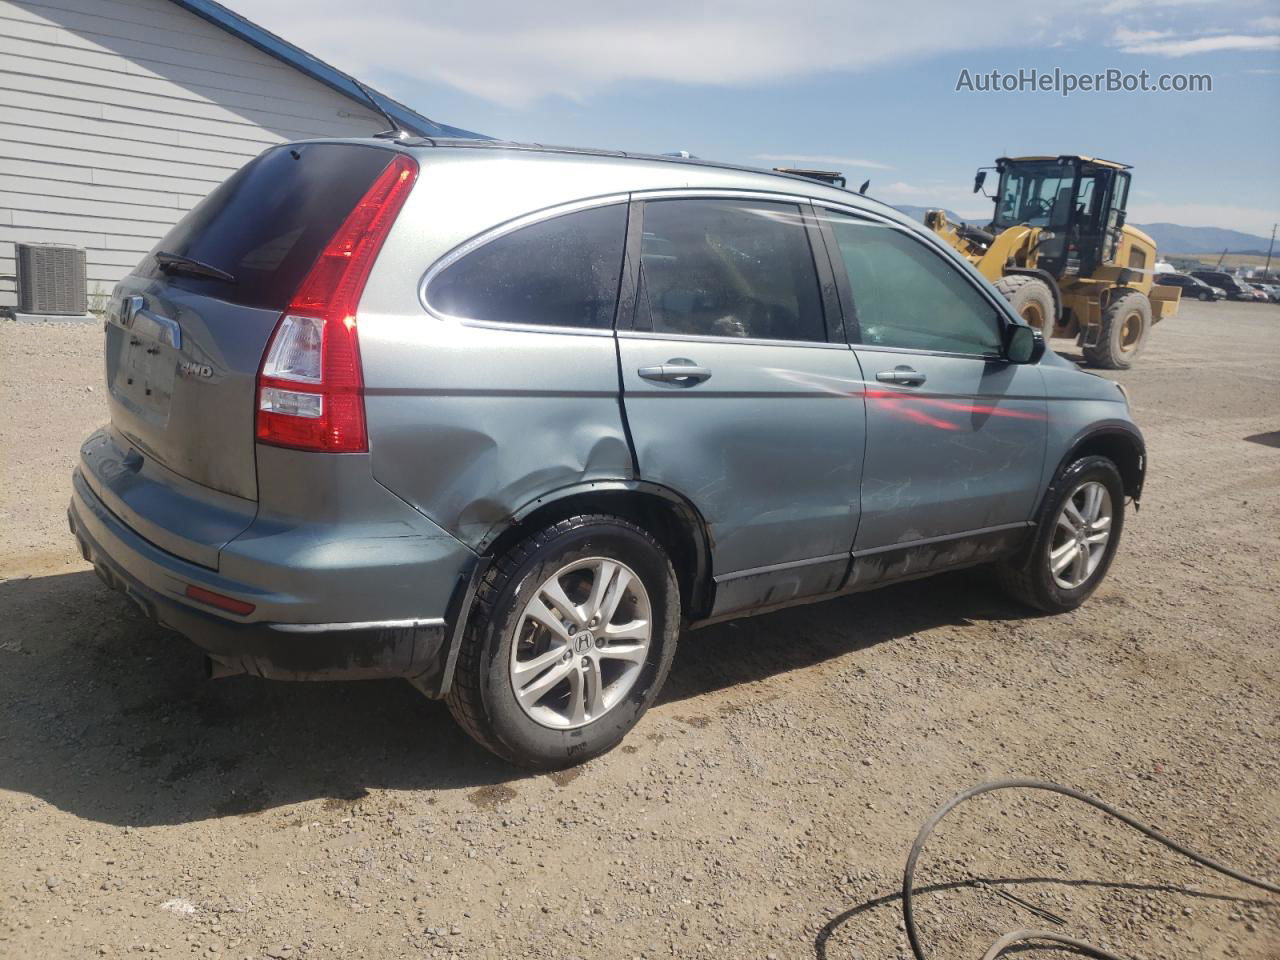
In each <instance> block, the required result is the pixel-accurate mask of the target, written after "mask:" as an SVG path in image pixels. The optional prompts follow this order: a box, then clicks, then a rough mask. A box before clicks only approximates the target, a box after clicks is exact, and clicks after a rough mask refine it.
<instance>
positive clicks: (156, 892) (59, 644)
mask: <svg viewBox="0 0 1280 960" xmlns="http://www.w3.org/2000/svg"><path fill="white" fill-rule="evenodd" d="M99 339H100V333H99V331H98V330H97V329H96V328H92V327H84V326H46V327H36V326H18V325H15V324H13V323H3V324H0V404H2V405H3V408H4V410H5V411H6V416H5V417H4V422H3V423H2V424H0V483H2V484H3V494H0V498H2V499H0V574H3V577H4V579H3V581H2V582H0V956H4V957H14V958H27V957H41V958H42V957H85V956H89V957H94V956H108V957H114V956H121V955H132V954H134V953H135V952H142V953H148V952H149V953H159V954H162V955H168V956H193V957H209V958H214V957H220V956H221V957H236V958H238V957H248V958H254V960H258V958H263V957H270V958H281V960H282V958H321V957H324V958H329V957H333V958H349V957H386V958H391V957H395V958H400V957H408V956H426V957H444V956H457V957H555V958H573V957H583V958H586V957H591V958H594V957H610V958H612V957H620V958H629V957H645V958H649V960H653V958H658V957H672V956H678V957H697V956H715V957H733V958H738V957H744V958H745V957H762V958H763V957H778V958H783V957H788V958H789V957H817V958H818V960H823V958H830V960H846V958H848V960H852V958H866V960H879V958H898V957H904V956H907V955H908V953H907V947H906V943H905V940H904V938H903V934H902V932H901V926H900V915H899V913H898V909H897V902H896V900H895V899H894V898H893V897H892V894H893V893H894V891H895V889H896V886H897V884H898V882H899V877H900V872H901V869H902V864H903V861H904V859H905V857H906V854H907V849H908V847H909V845H910V842H911V839H912V837H913V836H914V834H915V831H916V829H917V828H918V826H919V824H920V822H921V821H922V820H923V819H924V818H925V817H926V816H927V815H928V813H929V812H930V811H931V810H932V809H933V808H934V807H935V806H936V805H937V804H938V803H940V802H941V801H942V800H944V799H945V798H946V797H948V796H950V795H951V794H952V793H953V792H955V791H957V790H959V789H960V788H962V787H964V786H966V785H968V784H970V783H973V782H976V781H978V780H981V779H984V778H987V777H993V776H1000V775H1007V774H1014V773H1017V774H1023V775H1028V776H1038V777H1043V778H1046V779H1050V780H1057V781H1061V782H1064V783H1068V784H1073V785H1076V786H1078V787H1081V788H1083V789H1085V790H1087V791H1090V792H1092V793H1094V794H1096V795H1098V796H1101V797H1102V798H1104V799H1107V800H1110V801H1111V802H1113V803H1115V804H1117V805H1119V806H1121V807H1123V808H1126V809H1128V810H1130V811H1132V812H1133V813H1134V814H1136V815H1137V816H1139V817H1141V818H1144V819H1146V820H1148V821H1149V822H1152V823H1154V824H1156V825H1157V826H1159V827H1160V828H1161V829H1164V830H1166V831H1167V832H1168V833H1170V834H1171V835H1173V836H1174V837H1175V838H1181V839H1183V840H1185V841H1186V842H1188V843H1189V844H1191V845H1192V846H1195V847H1198V848H1199V849H1201V850H1204V851H1205V852H1208V853H1210V854H1212V855H1220V856H1222V857H1224V858H1226V859H1227V860H1229V861H1233V862H1235V863H1237V864H1239V865H1241V867H1242V868H1243V869H1245V870H1248V871H1250V872H1252V873H1255V874H1263V875H1270V876H1271V877H1276V876H1277V875H1280V588H1278V584H1280V579H1278V577H1277V574H1278V573H1280V565H1278V558H1280V308H1276V307H1269V306H1265V305H1254V304H1207V305H1205V304H1187V305H1185V306H1184V308H1183V315H1182V316H1181V317H1179V318H1177V319H1174V320H1171V321H1167V322H1166V323H1164V324H1162V325H1161V326H1160V327H1159V328H1157V330H1156V332H1155V337H1154V342H1153V343H1152V346H1151V349H1150V351H1149V353H1148V354H1147V355H1146V356H1145V357H1144V358H1143V359H1142V360H1141V362H1140V366H1139V367H1138V368H1135V369H1134V370H1133V371H1131V372H1129V373H1126V374H1124V375H1123V376H1122V377H1121V379H1122V380H1123V381H1124V382H1125V384H1126V385H1127V386H1129V387H1130V389H1131V392H1132V395H1133V398H1134V405H1135V408H1136V411H1137V416H1138V419H1139V421H1140V422H1141V424H1142V425H1143V427H1144V429H1145V430H1146V432H1147V437H1148V442H1149V444H1150V457H1151V470H1150V473H1149V479H1148V484H1147V493H1146V498H1145V499H1144V501H1143V505H1142V510H1141V513H1140V514H1138V515H1137V516H1133V515H1132V514H1131V515H1130V522H1129V523H1128V524H1126V527H1125V532H1124V536H1125V542H1124V544H1123V545H1122V547H1121V550H1120V555H1119V558H1118V561H1117V563H1116V565H1115V567H1114V569H1113V572H1112V575H1111V577H1110V579H1109V580H1108V581H1107V583H1105V584H1104V585H1103V587H1102V589H1101V590H1100V591H1099V593H1098V595H1097V596H1096V597H1095V598H1094V599H1093V600H1092V601H1091V602H1090V603H1088V604H1087V605H1086V606H1085V607H1084V608H1083V609H1081V610H1079V611H1077V612H1076V613H1074V614H1072V615H1070V616H1064V617H1054V618H1047V617H1036V616H1031V615H1028V614H1027V613H1026V612H1025V611H1023V610H1021V609H1019V608H1017V607H1015V606H1013V605H1011V604H1010V603H1008V602H1007V601H1005V600H1004V599H1002V598H1001V596H1000V595H999V594H997V593H996V592H995V591H994V590H993V589H991V588H990V587H989V585H988V581H987V578H986V576H985V575H984V574H983V573H982V572H980V571H975V572H969V573H963V574H956V575H951V576H947V577H943V578H940V579H936V580H932V581H927V582H924V583H920V584H914V585H906V586H903V587H899V588H892V589H889V590H886V591H883V592H880V593H876V594H868V595H863V596H857V597H850V598H846V599H841V600H837V601H833V602H829V603H825V604H821V605H818V606H813V607H808V608H800V609H795V610H791V611H787V612H783V613H778V614H774V615H770V616H764V617H760V618H757V619H755V620H748V621H742V622H739V623H737V624H730V625H726V626H721V627H716V628H712V629H709V630H706V631H703V632H700V633H695V634H690V635H688V636H686V637H685V638H684V640H683V646H682V648H681V651H680V653H679V655H678V656H677V660H676V665H675V669H674V671H673V673H672V681H671V683H670V685H669V689H668V690H667V691H666V692H665V694H664V696H663V697H662V699H661V702H660V703H659V705H658V706H657V707H655V709H654V710H653V711H652V712H651V713H650V714H649V715H648V717H647V718H646V719H645V720H644V721H643V722H642V723H641V724H640V726H639V728H638V729H637V730H636V731H635V732H634V733H633V734H632V735H631V737H630V738H629V739H628V740H627V742H626V743H625V745H624V746H622V747H621V748H620V749H618V750H616V751H615V752H614V753H612V754H610V755H609V756H606V757H604V758H602V759H599V760H596V761H594V762H592V763H590V764H588V765H587V766H585V767H583V768H580V769H577V770H572V771H568V772H566V773H563V774H558V775H554V776H537V777H529V776H524V775H522V774H520V773H518V772H515V771H513V770H512V769H510V768H508V767H506V766H504V765H503V764H501V763H499V762H498V761H496V760H493V759H491V758H490V757H489V756H488V755H487V754H485V753H484V752H483V751H481V750H480V749H479V748H477V747H474V746H473V745H472V744H471V743H470V741H468V740H467V739H466V738H465V737H464V736H463V734H461V733H460V732H459V731H458V730H457V729H456V728H455V727H454V726H453V724H452V722H451V721H450V719H449V716H448V713H447V711H446V710H445V709H444V707H443V706H442V705H441V704H438V703H433V702H431V701H428V700H426V699H424V698H422V697H420V696H419V695H418V694H416V693H415V692H414V691H413V690H412V689H410V688H409V687H408V685H405V684H398V683H368V684H346V685H285V684H270V683H266V682H262V681H255V680H251V679H242V678H237V679H233V680H223V681H218V682H215V683H209V682H207V681H205V680H204V679H203V677H202V674H201V661H200V658H199V657H198V656H197V654H196V653H195V651H194V649H193V648H192V647H190V646H189V645H187V644H186V643H185V642H184V641H181V640H179V639H177V638H174V637H172V636H169V635H166V634H163V633H161V632H160V631H158V630H157V629H155V628H153V627H151V626H149V625H148V624H147V623H145V622H144V621H142V620H140V619H139V618H138V617H137V616H136V615H135V614H134V613H133V612H132V611H131V609H130V607H129V606H128V605H127V603H126V602H125V601H124V600H123V599H121V598H119V597H118V596H116V595H114V594H112V593H110V592H108V591H107V590H106V588H105V587H103V586H102V585H101V584H100V583H99V582H98V580H97V579H96V578H95V577H94V575H93V574H92V573H91V572H90V571H88V570H87V569H86V567H85V565H84V564H83V563H82V562H80V561H79V559H78V557H77V555H76V553H75V551H74V549H73V545H72V543H71V539H70V537H69V535H68V534H67V531H66V526H65V519H64V515H63V511H64V508H65V503H66V500H67V496H68V475H69V473H70V471H71V466H72V462H73V457H74V452H75V450H76V448H77V446H78V442H79V440H80V438H81V437H82V436H83V435H84V434H86V433H88V432H89V431H90V430H91V429H92V428H93V427H95V426H96V425H97V424H98V423H99V422H101V421H102V420H103V419H104V406H103V396H102V390H103V388H102V386H101V382H100V381H101V373H100V359H99V356H98V345H99ZM919 876H920V882H921V883H922V884H927V885H936V884H947V883H949V882H954V881H962V880H966V879H968V878H970V877H981V878H986V879H988V880H996V879H1008V880H1017V881H1018V882H1017V884H1016V885H1013V886H1008V887H1005V888H1004V889H1007V890H1011V891H1013V892H1016V893H1017V894H1018V896H1020V897H1022V898H1023V899H1025V900H1028V901H1032V902H1034V903H1037V904H1039V905H1041V906H1042V907H1044V908H1046V909H1048V910H1051V911H1052V912H1053V913H1056V914H1058V915H1060V916H1061V917H1063V918H1064V919H1066V920H1067V922H1068V925H1069V926H1068V927H1067V928H1066V929H1068V930H1069V931H1072V932H1075V933H1076V934H1077V935H1081V936H1087V937H1089V938H1091V939H1094V940H1097V941H1099V942H1103V943H1106V944H1109V945H1111V947H1112V948H1113V949H1115V950H1117V951H1119V952H1120V953H1122V954H1125V955H1130V956H1135V957H1150V958H1155V957H1167V958H1191V957H1232V958H1237V957H1252V958H1263V957H1272V958H1274V957H1277V956H1280V901H1278V900H1277V899H1276V898H1271V899H1270V900H1267V899H1257V898H1256V893H1255V892H1254V891H1250V890H1249V889H1247V888H1243V887H1240V886H1238V885H1235V884H1232V883H1230V882H1229V881H1226V880H1222V879H1220V878H1217V877H1216V876H1214V875H1211V874H1208V873H1206V872H1204V871H1199V870H1196V869H1193V868H1191V867H1189V866H1188V865H1187V864H1186V863H1185V862H1184V861H1182V860H1180V859H1179V858H1177V857H1175V856H1173V855H1167V854H1165V853H1164V852H1162V851H1161V850H1159V849H1157V848H1155V847H1153V846H1152V845H1150V844H1147V843H1144V842H1142V841H1141V840H1139V839H1138V838H1137V837H1136V835H1133V834H1131V833H1129V832H1128V831H1125V830H1123V829H1122V828H1120V827H1118V826H1117V825H1114V824H1112V823H1110V822H1107V821H1105V820H1104V819H1102V818H1101V817H1100V816H1097V815H1094V814H1093V813H1092V812H1091V811H1089V810H1088V809H1087V808H1076V807H1069V806H1066V805H1065V801H1064V803H1063V804H1060V803H1057V802H1054V801H1053V800H1049V799H1038V798H1036V797H1028V796H1024V795H1014V794H1009V793H1006V794H1000V795H997V796H994V797H985V798H982V799H980V800H977V801H975V802H973V803H972V804H970V805H967V806H966V807H964V808H963V809H962V810H960V811H958V812H957V813H956V814H954V815H953V818H952V819H950V820H948V821H947V822H946V823H945V824H944V825H943V827H942V829H941V830H940V832H939V833H938V834H937V835H936V836H935V839H934V841H933V842H932V843H931V845H930V847H929V849H928V851H927V852H926V855H925V858H924V860H923V862H922V865H921V870H920V873H919ZM1170 887H1172V888H1173V889H1170ZM886 898H887V899H886ZM918 912H919V914H920V916H921V924H922V928H923V932H924V935H925V938H926V940H927V942H928V943H930V944H931V945H932V946H933V948H934V950H935V956H938V957H944V956H945V957H951V958H972V957H976V956H980V955H981V953H982V951H983V950H984V949H985V947H986V945H987V944H988V943H989V942H990V940H991V939H993V938H994V937H995V936H996V935H997V934H998V933H999V932H1002V931H1004V930H1008V929H1012V928H1014V927H1024V926H1037V925H1042V924H1043V923H1044V921H1042V920H1039V919H1038V918H1037V917H1036V916H1034V915H1032V914H1031V913H1030V912H1028V911H1027V910H1026V909H1024V908H1022V907H1018V906H1016V905H1014V904H1012V903H1010V902H1008V901H1006V900H1004V899H1001V898H998V897H997V896H995V895H994V894H993V893H992V892H991V891H990V889H974V888H971V887H960V888H947V889H943V890H941V891H938V892H936V893H931V894H929V895H927V896H925V897H923V898H922V899H921V901H920V903H919V907H918Z"/></svg>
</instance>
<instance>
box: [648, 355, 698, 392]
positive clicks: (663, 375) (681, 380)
mask: <svg viewBox="0 0 1280 960" xmlns="http://www.w3.org/2000/svg"><path fill="white" fill-rule="evenodd" d="M636 373H638V374H639V375H640V376H641V377H643V378H644V379H646V380H658V381H661V382H662V383H674V384H676V385H677V386H681V387H692V386H693V385H694V384H697V383H702V382H703V381H704V380H710V379H711V371H710V370H708V369H707V368H706V367H700V366H698V365H697V364H696V363H694V362H693V361H692V360H686V359H685V358H684V357H675V358H673V359H671V360H668V361H667V362H666V363H663V364H659V365H657V366H652V367H641V368H640V369H639V370H637V371H636Z"/></svg>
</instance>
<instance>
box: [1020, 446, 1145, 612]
mask: <svg viewBox="0 0 1280 960" xmlns="http://www.w3.org/2000/svg"><path fill="white" fill-rule="evenodd" d="M1091 480H1095V481H1098V482H1099V483H1101V484H1103V485H1104V486H1105V487H1106V488H1107V493H1108V494H1109V495H1110V497H1111V506H1112V511H1113V512H1112V518H1111V528H1110V529H1111V536H1110V538H1109V539H1108V540H1107V543H1106V549H1105V551H1104V553H1103V555H1102V558H1101V560H1100V561H1099V563H1098V566H1097V568H1096V569H1095V570H1094V571H1093V573H1092V574H1091V575H1090V576H1089V578H1088V579H1087V580H1086V581H1085V582H1084V583H1083V584H1081V585H1080V586H1079V587H1077V588H1076V589H1074V590H1064V589H1063V588H1062V587H1060V586H1059V585H1058V584H1057V583H1056V582H1055V581H1054V578H1053V575H1052V573H1051V572H1050V569H1049V550H1050V547H1051V545H1052V543H1053V535H1054V527H1055V526H1056V524H1057V520H1058V514H1059V512H1060V511H1061V510H1062V506H1063V503H1064V502H1065V501H1066V499H1067V497H1069V496H1071V495H1072V494H1073V493H1074V492H1075V491H1076V490H1078V489H1079V488H1080V486H1081V485H1082V484H1084V483H1087V482H1089V481H1091ZM1123 529H1124V482H1123V481H1122V480H1121V478H1120V471H1119V470H1117V469H1116V465H1115V464H1114V463H1113V462H1112V461H1111V460H1109V459H1107V458H1106V457H1096V456H1090V457H1082V458H1081V459H1079V460H1076V461H1075V462H1074V463H1071V464H1070V465H1068V466H1067V468H1066V469H1065V470H1063V471H1062V473H1061V474H1059V476H1058V478H1057V479H1056V480H1054V482H1053V484H1052V485H1051V486H1050V487H1049V489H1048V490H1047V491H1046V492H1045V496H1044V501H1043V503H1042V504H1041V506H1040V513H1039V515H1038V516H1037V518H1036V527H1035V534H1034V536H1033V537H1032V539H1031V542H1030V544H1029V545H1028V546H1027V547H1026V548H1024V549H1023V550H1022V551H1021V552H1019V553H1018V554H1016V555H1015V556H1013V557H1010V558H1009V559H1007V560H1002V561H1001V562H999V563H997V564H996V577H997V579H998V580H999V582H1000V586H1001V587H1003V588H1004V590H1005V592H1006V593H1008V594H1009V595H1010V596H1011V597H1013V598H1014V599H1015V600H1019V601H1021V602H1022V603H1025V604H1027V605H1028V606H1032V607H1035V608H1036V609H1037V610H1043V611H1045V612H1046V613H1066V612H1067V611H1069V610H1074V609H1075V608H1076V607H1078V606H1080V604H1082V603H1084V602H1085V601H1086V600H1087V599H1089V596H1090V595H1091V594H1092V593H1093V591H1094V590H1096V589H1097V588H1098V584H1100V583H1101V582H1102V580H1103V578H1105V577H1106V575H1107V571H1108V570H1109V569H1110V567H1111V561H1112V560H1113V559H1114V558H1115V555H1116V549H1117V548H1118V547H1119V546H1120V534H1121V532H1122V531H1123Z"/></svg>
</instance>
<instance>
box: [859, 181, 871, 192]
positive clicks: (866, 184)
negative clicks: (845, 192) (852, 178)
mask: <svg viewBox="0 0 1280 960" xmlns="http://www.w3.org/2000/svg"><path fill="white" fill-rule="evenodd" d="M869 186H871V181H870V180H863V181H862V186H860V187H859V188H858V193H860V194H864V195H865V194H866V192H867V187H869Z"/></svg>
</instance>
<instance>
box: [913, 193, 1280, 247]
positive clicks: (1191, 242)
mask: <svg viewBox="0 0 1280 960" xmlns="http://www.w3.org/2000/svg"><path fill="white" fill-rule="evenodd" d="M896 209H898V210H901V211H902V212H903V213H905V214H906V215H907V216H909V217H913V218H914V219H916V220H923V219H924V213H925V211H926V210H928V209H930V208H929V207H913V206H909V205H906V204H903V205H901V206H899V207H897V208H896ZM945 212H946V214H947V219H948V220H950V221H952V222H953V223H954V222H959V221H960V220H962V219H964V218H963V217H961V216H959V215H958V214H956V213H953V212H952V211H950V210H947V211H945ZM1134 226H1135V227H1137V228H1138V229H1139V230H1141V231H1142V232H1143V233H1145V234H1147V235H1148V236H1150V237H1151V239H1152V240H1154V241H1155V242H1156V249H1157V250H1159V251H1160V253H1161V254H1162V255H1163V254H1165V253H1221V252H1222V251H1223V250H1224V249H1225V250H1226V251H1227V252H1228V253H1254V254H1258V255H1260V256H1266V253H1267V245H1268V244H1269V243H1270V242H1271V241H1270V239H1269V238H1267V237H1259V236H1256V235H1255V234H1252V233H1241V232H1240V231H1239V230H1224V229H1222V228H1221V227H1184V226H1181V225H1180V224H1177V223H1135V224H1134Z"/></svg>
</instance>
